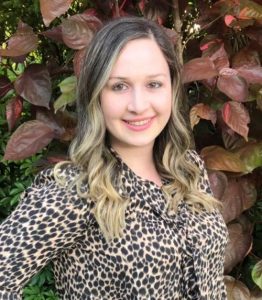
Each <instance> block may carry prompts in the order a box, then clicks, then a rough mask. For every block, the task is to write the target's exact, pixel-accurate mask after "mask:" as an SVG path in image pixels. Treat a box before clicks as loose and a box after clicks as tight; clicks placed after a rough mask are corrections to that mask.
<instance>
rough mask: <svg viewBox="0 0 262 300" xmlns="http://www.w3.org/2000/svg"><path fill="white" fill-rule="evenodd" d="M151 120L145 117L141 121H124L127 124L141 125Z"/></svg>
mask: <svg viewBox="0 0 262 300" xmlns="http://www.w3.org/2000/svg"><path fill="white" fill-rule="evenodd" d="M150 121H151V119H146V120H142V121H126V122H127V123H128V124H130V125H133V126H143V125H146V124H148V123H149V122H150Z"/></svg>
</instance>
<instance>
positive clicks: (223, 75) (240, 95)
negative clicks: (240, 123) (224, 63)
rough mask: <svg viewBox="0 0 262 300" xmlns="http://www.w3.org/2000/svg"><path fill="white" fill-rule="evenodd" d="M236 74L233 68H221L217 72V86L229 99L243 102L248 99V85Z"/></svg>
mask: <svg viewBox="0 0 262 300" xmlns="http://www.w3.org/2000/svg"><path fill="white" fill-rule="evenodd" d="M237 74H238V72H237V71H236V70H234V69H230V68H223V69H222V70H221V71H220V73H219V77H218V81H217V87H218V89H219V90H220V91H221V92H222V93H224V94H226V95H227V96H228V97H229V98H230V99H233V100H235V101H239V102H244V101H247V100H248V85H247V82H246V81H245V80H244V79H243V78H241V77H239V76H238V75H237Z"/></svg>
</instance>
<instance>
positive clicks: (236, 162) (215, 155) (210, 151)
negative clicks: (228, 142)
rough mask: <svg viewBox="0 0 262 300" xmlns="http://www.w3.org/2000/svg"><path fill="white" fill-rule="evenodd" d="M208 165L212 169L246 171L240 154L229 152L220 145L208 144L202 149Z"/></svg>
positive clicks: (202, 154) (202, 155)
mask: <svg viewBox="0 0 262 300" xmlns="http://www.w3.org/2000/svg"><path fill="white" fill-rule="evenodd" d="M201 157H203V159H204V161H205V164H206V167H207V168H208V169H210V170H217V171H229V172H237V173H239V172H244V171H245V165H244V163H243V162H242V161H241V159H240V158H239V155H237V154H235V153H232V152H229V151H227V150H225V149H224V148H222V147H220V146H208V147H205V148H203V149H202V150H201Z"/></svg>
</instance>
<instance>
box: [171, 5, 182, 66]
mask: <svg viewBox="0 0 262 300" xmlns="http://www.w3.org/2000/svg"><path fill="white" fill-rule="evenodd" d="M178 2H179V1H178V0H173V24H174V28H175V30H176V32H177V33H178V39H177V43H176V47H177V58H178V62H179V64H180V65H181V66H182V65H183V62H184V61H183V47H182V37H181V28H182V21H181V18H180V15H179V3H178Z"/></svg>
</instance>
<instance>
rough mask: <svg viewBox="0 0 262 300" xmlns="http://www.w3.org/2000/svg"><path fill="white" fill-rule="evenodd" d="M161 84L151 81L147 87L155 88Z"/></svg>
mask: <svg viewBox="0 0 262 300" xmlns="http://www.w3.org/2000/svg"><path fill="white" fill-rule="evenodd" d="M162 85H163V84H162V83H161V82H159V81H152V82H149V84H148V87H149V88H152V89H157V88H160V87H161V86H162Z"/></svg>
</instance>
